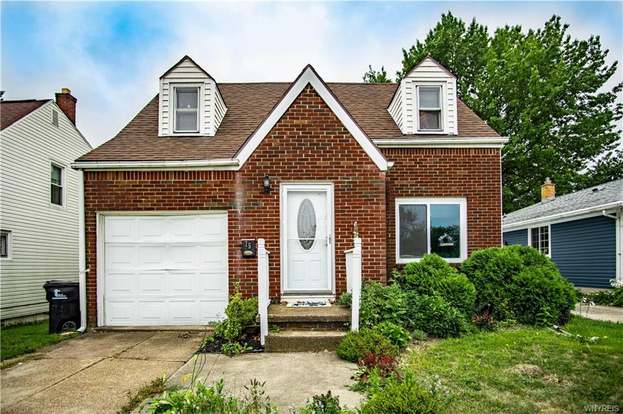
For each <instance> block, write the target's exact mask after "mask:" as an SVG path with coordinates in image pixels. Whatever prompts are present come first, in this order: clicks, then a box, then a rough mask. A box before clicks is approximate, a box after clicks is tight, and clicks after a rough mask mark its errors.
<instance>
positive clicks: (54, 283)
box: [43, 280, 78, 287]
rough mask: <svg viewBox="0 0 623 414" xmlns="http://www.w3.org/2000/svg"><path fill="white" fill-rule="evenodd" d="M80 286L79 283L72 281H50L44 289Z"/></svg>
mask: <svg viewBox="0 0 623 414" xmlns="http://www.w3.org/2000/svg"><path fill="white" fill-rule="evenodd" d="M59 286H78V282H74V281H71V280H48V281H47V282H45V284H44V285H43V287H59Z"/></svg>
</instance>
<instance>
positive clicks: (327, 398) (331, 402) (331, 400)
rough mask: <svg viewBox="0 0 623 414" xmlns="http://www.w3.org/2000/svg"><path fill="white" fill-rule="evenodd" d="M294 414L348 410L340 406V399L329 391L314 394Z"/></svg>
mask: <svg viewBox="0 0 623 414" xmlns="http://www.w3.org/2000/svg"><path fill="white" fill-rule="evenodd" d="M295 412H296V414H346V413H348V412H349V411H348V410H346V409H345V408H342V407H341V406H340V399H339V398H338V397H337V396H336V395H332V394H331V391H329V392H327V393H326V394H320V395H314V396H313V397H312V398H311V400H309V401H307V404H305V407H303V408H301V409H299V410H296V411H295Z"/></svg>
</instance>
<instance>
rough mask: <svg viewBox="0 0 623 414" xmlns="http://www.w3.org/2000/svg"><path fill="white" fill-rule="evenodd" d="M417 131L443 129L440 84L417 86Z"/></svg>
mask: <svg viewBox="0 0 623 414" xmlns="http://www.w3.org/2000/svg"><path fill="white" fill-rule="evenodd" d="M417 92H418V121H419V122H418V131H436V132H438V131H441V130H443V125H442V118H441V111H442V108H441V101H442V100H441V86H438V85H437V86H418V87H417Z"/></svg>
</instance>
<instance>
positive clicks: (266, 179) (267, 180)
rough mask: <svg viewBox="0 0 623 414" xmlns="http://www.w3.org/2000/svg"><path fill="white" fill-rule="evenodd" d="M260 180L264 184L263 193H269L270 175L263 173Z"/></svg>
mask: <svg viewBox="0 0 623 414" xmlns="http://www.w3.org/2000/svg"><path fill="white" fill-rule="evenodd" d="M262 182H263V184H264V193H265V194H268V193H270V177H269V176H268V175H265V176H264V179H263V180H262Z"/></svg>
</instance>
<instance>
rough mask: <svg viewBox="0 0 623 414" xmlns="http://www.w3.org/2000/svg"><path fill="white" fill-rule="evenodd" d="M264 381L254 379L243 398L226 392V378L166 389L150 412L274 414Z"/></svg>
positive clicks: (166, 413)
mask: <svg viewBox="0 0 623 414" xmlns="http://www.w3.org/2000/svg"><path fill="white" fill-rule="evenodd" d="M263 387H264V384H263V383H260V382H258V381H256V380H252V381H251V384H250V385H249V386H245V387H244V389H245V391H246V395H245V396H244V397H243V398H242V399H240V398H236V397H234V396H232V395H229V394H227V393H226V392H225V391H224V389H225V385H224V383H223V380H222V379H220V380H218V381H217V382H215V383H214V384H213V385H211V386H206V385H205V384H202V383H197V384H193V386H192V387H191V388H189V389H181V390H174V391H165V392H164V394H162V396H161V397H159V398H156V399H154V402H153V403H152V404H151V412H152V413H154V414H173V413H219V414H243V413H244V414H260V413H262V414H271V413H277V409H276V408H275V407H273V405H272V404H271V403H270V399H269V398H268V397H267V396H266V394H265V392H264V390H263Z"/></svg>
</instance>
